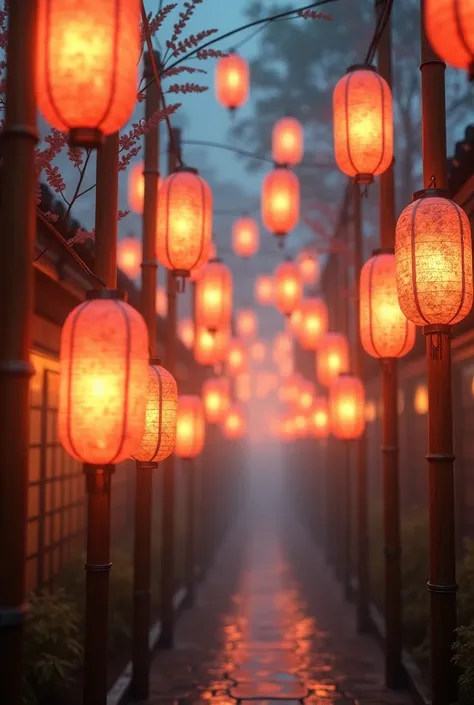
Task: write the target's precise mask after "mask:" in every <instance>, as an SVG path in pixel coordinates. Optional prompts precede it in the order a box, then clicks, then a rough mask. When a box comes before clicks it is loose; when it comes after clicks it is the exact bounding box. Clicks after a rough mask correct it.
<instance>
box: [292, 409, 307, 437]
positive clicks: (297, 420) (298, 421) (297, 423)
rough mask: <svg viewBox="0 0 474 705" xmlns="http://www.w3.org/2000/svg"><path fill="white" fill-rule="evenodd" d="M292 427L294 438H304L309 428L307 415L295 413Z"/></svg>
mask: <svg viewBox="0 0 474 705" xmlns="http://www.w3.org/2000/svg"><path fill="white" fill-rule="evenodd" d="M293 428H294V436H295V438H306V436H307V435H308V431H309V428H310V425H309V419H308V417H307V416H305V415H304V414H295V416H294V417H293Z"/></svg>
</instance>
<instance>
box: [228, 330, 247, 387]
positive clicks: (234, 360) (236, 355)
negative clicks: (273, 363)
mask: <svg viewBox="0 0 474 705" xmlns="http://www.w3.org/2000/svg"><path fill="white" fill-rule="evenodd" d="M247 366H248V352H247V349H246V347H245V345H244V344H243V343H242V341H240V340H238V339H237V338H233V339H232V340H231V341H230V345H229V349H228V352H227V372H228V373H229V375H230V376H231V377H235V376H236V375H240V374H242V373H243V372H246V371H247Z"/></svg>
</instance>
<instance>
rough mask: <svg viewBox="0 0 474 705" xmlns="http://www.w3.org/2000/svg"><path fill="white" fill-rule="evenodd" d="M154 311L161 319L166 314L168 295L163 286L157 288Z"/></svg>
mask: <svg viewBox="0 0 474 705" xmlns="http://www.w3.org/2000/svg"><path fill="white" fill-rule="evenodd" d="M155 310H156V312H157V313H158V314H159V315H160V316H163V317H164V316H166V314H167V313H168V295H167V293H166V290H165V288H164V287H163V286H159V287H158V288H157V289H156V294H155Z"/></svg>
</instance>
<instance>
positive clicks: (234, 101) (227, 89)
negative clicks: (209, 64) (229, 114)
mask: <svg viewBox="0 0 474 705" xmlns="http://www.w3.org/2000/svg"><path fill="white" fill-rule="evenodd" d="M249 82H250V71H249V65H248V63H247V62H246V61H245V59H243V58H242V57H241V56H239V55H238V54H236V53H235V52H233V53H231V54H230V55H229V56H223V57H222V58H221V59H219V60H218V62H217V64H216V74H215V92H216V98H217V101H218V103H220V104H221V105H223V106H224V108H227V109H228V110H230V111H234V110H236V109H237V108H240V107H242V105H244V103H246V102H247V99H248V96H249Z"/></svg>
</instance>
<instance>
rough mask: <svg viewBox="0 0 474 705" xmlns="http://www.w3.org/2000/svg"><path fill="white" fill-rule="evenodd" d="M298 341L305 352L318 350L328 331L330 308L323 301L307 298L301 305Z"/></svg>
mask: <svg viewBox="0 0 474 705" xmlns="http://www.w3.org/2000/svg"><path fill="white" fill-rule="evenodd" d="M299 310H300V311H301V323H300V325H299V331H298V339H299V341H300V344H301V347H302V348H303V349H304V350H317V349H318V347H319V343H320V341H321V339H322V337H323V336H324V335H325V334H326V333H327V330H328V307H327V306H326V303H325V301H323V299H318V298H315V297H314V298H307V299H303V301H302V302H301V304H300V307H299Z"/></svg>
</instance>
